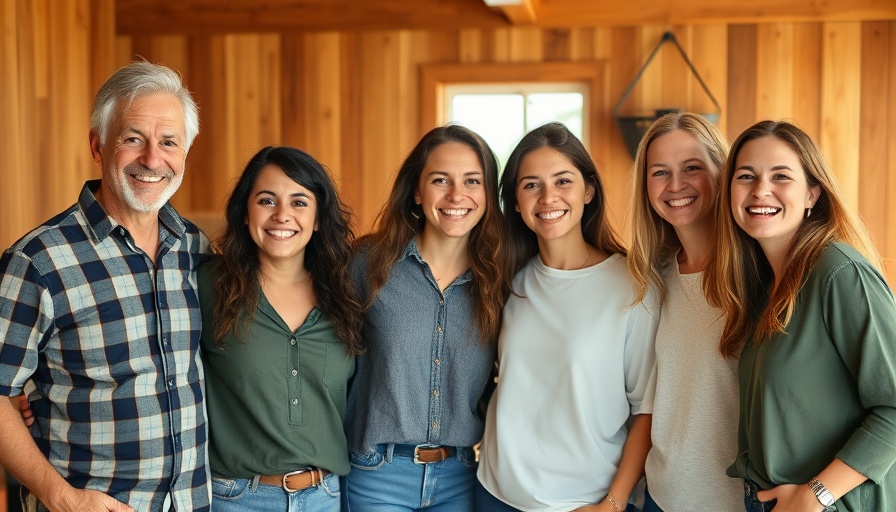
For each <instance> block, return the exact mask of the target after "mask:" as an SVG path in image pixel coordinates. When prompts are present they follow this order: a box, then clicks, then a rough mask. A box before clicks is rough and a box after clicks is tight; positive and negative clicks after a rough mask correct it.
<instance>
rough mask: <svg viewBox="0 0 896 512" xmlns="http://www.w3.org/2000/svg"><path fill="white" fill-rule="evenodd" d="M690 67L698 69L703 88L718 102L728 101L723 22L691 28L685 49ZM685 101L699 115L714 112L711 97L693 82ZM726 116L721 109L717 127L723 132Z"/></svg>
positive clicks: (726, 36)
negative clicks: (690, 62)
mask: <svg viewBox="0 0 896 512" xmlns="http://www.w3.org/2000/svg"><path fill="white" fill-rule="evenodd" d="M687 52H688V55H689V56H690V58H691V61H692V62H693V63H694V67H696V68H697V71H699V72H700V77H701V78H702V79H703V82H704V83H705V84H706V87H707V88H708V89H709V91H710V92H711V93H712V95H713V97H715V99H716V101H717V102H718V103H719V105H727V104H728V88H727V82H726V78H727V76H728V28H727V27H726V26H724V25H700V26H695V27H693V28H692V29H691V44H690V47H689V48H688V50H687ZM691 91H692V92H691V98H690V101H689V104H690V105H691V107H690V108H691V109H692V110H693V111H695V112H698V113H700V114H708V113H711V112H715V111H716V107H715V105H713V102H712V99H711V98H710V97H709V95H707V94H706V92H705V91H704V90H703V88H702V87H700V84H699V83H694V85H693V86H692V87H691ZM727 121H728V120H727V116H725V112H724V111H723V112H722V116H721V119H720V120H719V127H720V128H722V130H723V131H724V130H725V128H726V126H727Z"/></svg>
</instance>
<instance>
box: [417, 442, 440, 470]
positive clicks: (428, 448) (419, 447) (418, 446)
mask: <svg viewBox="0 0 896 512" xmlns="http://www.w3.org/2000/svg"><path fill="white" fill-rule="evenodd" d="M438 447H439V445H436V444H418V445H417V446H415V447H414V464H421V465H425V464H429V462H426V461H423V460H420V449H421V448H422V449H424V450H431V449H433V448H438Z"/></svg>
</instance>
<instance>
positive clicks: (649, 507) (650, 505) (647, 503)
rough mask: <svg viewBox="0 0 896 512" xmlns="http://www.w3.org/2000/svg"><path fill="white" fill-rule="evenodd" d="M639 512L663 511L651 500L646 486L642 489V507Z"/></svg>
mask: <svg viewBox="0 0 896 512" xmlns="http://www.w3.org/2000/svg"><path fill="white" fill-rule="evenodd" d="M641 512H663V509H661V508H660V506H659V505H657V504H656V502H655V501H653V498H652V497H651V496H650V492H649V489H647V488H645V489H644V508H643V509H641Z"/></svg>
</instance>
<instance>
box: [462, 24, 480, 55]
mask: <svg viewBox="0 0 896 512" xmlns="http://www.w3.org/2000/svg"><path fill="white" fill-rule="evenodd" d="M459 43H460V62H480V61H481V60H482V31H481V30H474V29H470V30H461V31H460V36H459Z"/></svg>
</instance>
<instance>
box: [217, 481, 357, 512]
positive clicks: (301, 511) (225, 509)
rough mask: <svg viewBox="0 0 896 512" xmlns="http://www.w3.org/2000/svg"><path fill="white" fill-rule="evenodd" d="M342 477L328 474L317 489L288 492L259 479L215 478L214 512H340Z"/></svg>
mask: <svg viewBox="0 0 896 512" xmlns="http://www.w3.org/2000/svg"><path fill="white" fill-rule="evenodd" d="M339 501H340V496H339V477H338V476H336V475H334V474H332V473H331V474H329V475H327V476H326V477H324V480H323V482H321V483H320V485H318V486H316V487H309V488H307V489H303V490H301V491H298V492H294V493H287V492H286V491H284V490H283V488H282V487H278V486H274V485H265V484H259V483H258V480H257V477H256V478H252V479H250V478H236V479H230V478H218V477H214V476H213V477H212V510H213V511H214V512H243V511H246V510H252V511H256V510H257V511H265V512H267V511H270V512H284V511H285V512H306V511H307V512H318V511H320V512H339Z"/></svg>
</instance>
